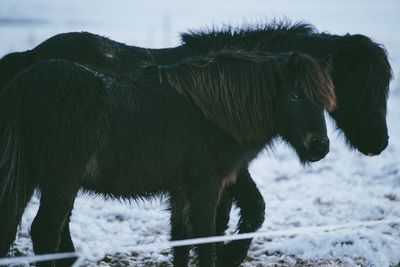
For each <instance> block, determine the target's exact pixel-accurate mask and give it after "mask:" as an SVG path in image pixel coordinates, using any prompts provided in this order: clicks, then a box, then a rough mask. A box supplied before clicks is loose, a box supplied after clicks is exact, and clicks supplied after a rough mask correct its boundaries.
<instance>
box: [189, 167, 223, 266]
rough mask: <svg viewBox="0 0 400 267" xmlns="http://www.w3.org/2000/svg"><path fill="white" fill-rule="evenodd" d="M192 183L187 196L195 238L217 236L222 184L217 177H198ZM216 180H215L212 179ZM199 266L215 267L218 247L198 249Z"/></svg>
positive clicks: (205, 245)
mask: <svg viewBox="0 0 400 267" xmlns="http://www.w3.org/2000/svg"><path fill="white" fill-rule="evenodd" d="M197 178H198V179H196V180H193V181H191V184H190V190H189V193H188V194H187V196H188V199H189V218H190V225H191V230H192V236H193V237H195V238H196V237H207V236H214V235H215V216H216V208H217V205H218V202H219V198H220V193H221V184H219V183H217V182H216V180H217V179H215V178H216V177H209V178H211V179H205V178H207V176H200V175H198V176H197ZM212 178H214V179H212ZM196 251H197V254H198V266H200V267H214V266H215V263H216V245H215V243H212V244H204V245H198V246H197V247H196Z"/></svg>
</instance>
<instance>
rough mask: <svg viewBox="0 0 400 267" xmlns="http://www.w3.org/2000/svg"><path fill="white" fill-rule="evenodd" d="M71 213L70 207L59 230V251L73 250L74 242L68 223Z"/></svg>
mask: <svg viewBox="0 0 400 267" xmlns="http://www.w3.org/2000/svg"><path fill="white" fill-rule="evenodd" d="M71 215H72V209H71V210H70V212H69V215H68V217H67V219H66V221H65V224H64V227H63V229H62V232H61V240H60V248H59V251H60V252H71V251H75V247H74V243H73V242H72V239H71V233H70V230H69V223H70V219H71Z"/></svg>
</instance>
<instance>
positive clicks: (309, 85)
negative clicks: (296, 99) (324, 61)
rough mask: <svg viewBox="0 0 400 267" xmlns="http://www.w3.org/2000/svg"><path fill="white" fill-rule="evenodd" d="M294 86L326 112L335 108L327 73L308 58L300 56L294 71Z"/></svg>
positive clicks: (331, 83)
mask: <svg viewBox="0 0 400 267" xmlns="http://www.w3.org/2000/svg"><path fill="white" fill-rule="evenodd" d="M294 71H295V73H294V76H295V86H296V87H297V88H300V89H302V90H303V92H304V94H305V96H306V97H307V99H309V100H310V101H312V102H313V103H316V104H322V105H323V106H324V107H325V108H326V109H327V110H328V111H333V110H334V109H335V107H336V95H335V90H334V86H333V82H332V80H331V78H330V75H329V74H328V72H327V71H326V70H325V69H323V68H322V66H321V65H320V64H319V63H318V62H317V61H315V60H314V59H313V58H311V57H310V56H307V55H304V54H301V62H299V64H298V65H297V66H296V68H295V69H294Z"/></svg>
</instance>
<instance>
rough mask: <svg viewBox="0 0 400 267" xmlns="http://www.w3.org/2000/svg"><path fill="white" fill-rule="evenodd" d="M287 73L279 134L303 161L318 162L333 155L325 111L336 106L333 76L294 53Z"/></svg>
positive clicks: (308, 59) (309, 58)
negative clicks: (329, 154)
mask: <svg viewBox="0 0 400 267" xmlns="http://www.w3.org/2000/svg"><path fill="white" fill-rule="evenodd" d="M283 71H285V72H286V71H287V73H284V75H285V76H286V77H289V78H288V79H285V82H284V84H283V90H282V91H281V93H280V96H279V103H278V106H277V108H278V112H279V113H278V116H279V120H277V122H278V133H279V134H280V135H281V136H282V137H283V139H284V140H285V141H287V142H288V143H289V144H291V145H292V146H293V147H294V149H295V150H296V152H297V154H298V156H299V158H300V160H301V161H302V162H303V163H305V162H308V161H310V162H313V161H318V160H320V159H322V158H324V157H325V155H326V154H327V153H328V152H329V139H328V136H327V131H326V124H325V117H324V108H326V109H328V110H333V109H334V107H335V104H336V99H335V94H334V90H333V84H332V81H331V80H330V76H329V74H328V73H327V72H326V71H325V69H324V68H323V67H322V66H320V64H318V63H317V62H316V61H315V60H314V59H313V58H311V57H310V56H307V55H304V54H299V53H297V52H294V53H292V54H291V55H290V58H289V60H288V65H287V66H286V68H285V69H284V70H283Z"/></svg>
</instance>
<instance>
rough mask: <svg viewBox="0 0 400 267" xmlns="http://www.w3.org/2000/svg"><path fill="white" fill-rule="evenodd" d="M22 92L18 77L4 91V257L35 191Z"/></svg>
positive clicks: (0, 238)
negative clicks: (27, 159)
mask: <svg viewBox="0 0 400 267" xmlns="http://www.w3.org/2000/svg"><path fill="white" fill-rule="evenodd" d="M21 94H22V92H21V90H18V84H17V83H16V82H15V80H13V81H11V82H9V83H7V85H6V86H5V87H4V88H1V90H0V257H2V256H5V255H6V254H7V252H8V250H9V247H10V245H11V244H12V242H13V241H14V239H15V235H16V232H17V229H18V225H19V222H20V220H21V217H22V214H23V212H24V210H25V206H26V205H27V203H28V201H29V199H30V197H31V195H32V193H33V190H34V185H32V184H31V183H32V181H28V172H29V168H28V165H27V162H26V151H25V150H26V146H25V145H26V144H25V142H26V140H25V133H24V127H23V122H22V118H21V101H22V97H21Z"/></svg>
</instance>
